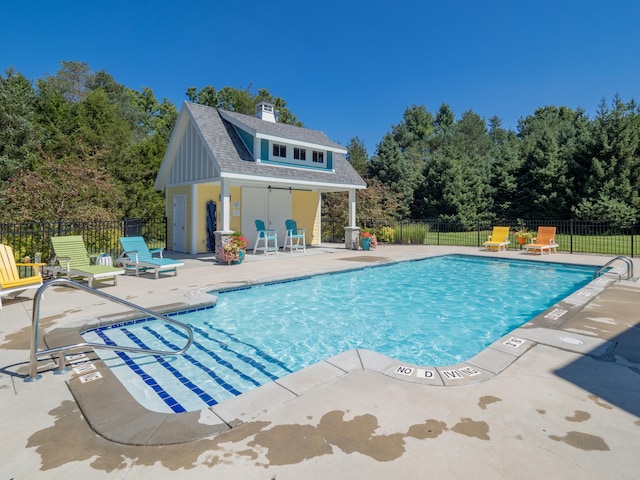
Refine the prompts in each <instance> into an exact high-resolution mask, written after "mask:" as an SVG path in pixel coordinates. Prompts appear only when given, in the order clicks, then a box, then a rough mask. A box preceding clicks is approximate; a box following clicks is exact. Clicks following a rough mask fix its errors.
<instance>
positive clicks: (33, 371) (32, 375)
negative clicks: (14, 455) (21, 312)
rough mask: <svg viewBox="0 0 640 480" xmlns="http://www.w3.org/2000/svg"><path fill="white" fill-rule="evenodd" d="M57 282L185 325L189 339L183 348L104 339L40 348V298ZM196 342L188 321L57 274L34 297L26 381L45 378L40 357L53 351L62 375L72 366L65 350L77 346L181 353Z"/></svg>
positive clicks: (133, 351)
mask: <svg viewBox="0 0 640 480" xmlns="http://www.w3.org/2000/svg"><path fill="white" fill-rule="evenodd" d="M54 285H63V286H67V287H71V288H76V289H78V290H84V291H85V292H89V293H91V294H93V295H96V296H98V297H103V298H106V299H107V300H110V301H112V302H115V303H119V304H120V305H124V306H126V307H129V308H131V309H133V310H137V311H139V312H141V313H144V314H145V315H149V316H151V317H154V318H157V319H159V320H162V321H164V322H167V323H170V324H172V325H175V326H176V327H178V328H182V329H184V330H186V331H187V334H188V336H189V338H188V340H187V344H186V345H185V346H184V347H183V348H181V349H180V350H172V351H167V350H153V349H147V348H137V347H127V346H118V345H104V344H101V343H91V342H80V343H73V344H70V345H63V346H61V347H55V348H49V349H47V350H40V351H38V340H39V338H38V337H39V326H40V300H41V298H42V295H43V294H44V292H45V290H47V289H48V288H49V287H52V286H54ZM192 342H193V330H191V327H189V325H186V324H184V323H182V322H179V321H177V320H173V319H172V318H169V317H167V316H165V315H161V314H159V313H155V312H152V311H151V310H147V309H146V308H143V307H141V306H139V305H135V304H133V303H130V302H127V301H126V300H122V299H121V298H118V297H114V296H113V295H109V294H108V293H104V292H101V291H99V290H96V289H94V288H91V287H87V286H85V285H82V284H80V283H77V282H74V281H72V280H69V279H68V278H58V279H54V280H49V281H48V282H46V283H45V284H44V285H43V286H41V287H40V288H39V289H38V291H37V292H36V294H35V296H34V297H33V313H32V316H31V353H30V357H29V376H28V377H27V378H25V379H24V381H25V382H35V381H37V380H40V379H41V378H42V375H40V374H38V357H41V356H44V355H51V354H54V353H59V360H58V368H57V369H56V370H55V371H54V374H56V375H60V374H62V373H66V372H68V371H69V367H67V366H66V353H67V352H68V351H69V350H75V349H78V348H85V347H90V348H96V349H103V350H116V351H120V352H130V353H144V354H149V355H161V356H162V355H179V354H181V353H184V352H186V351H187V349H188V348H189V347H190V346H191V343H192Z"/></svg>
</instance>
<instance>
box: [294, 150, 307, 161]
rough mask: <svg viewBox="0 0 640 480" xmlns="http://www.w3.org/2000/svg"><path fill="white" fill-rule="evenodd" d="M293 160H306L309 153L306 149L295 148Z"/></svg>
mask: <svg viewBox="0 0 640 480" xmlns="http://www.w3.org/2000/svg"><path fill="white" fill-rule="evenodd" d="M293 158H295V159H296V160H306V159H307V151H306V150H305V149H304V148H294V149H293Z"/></svg>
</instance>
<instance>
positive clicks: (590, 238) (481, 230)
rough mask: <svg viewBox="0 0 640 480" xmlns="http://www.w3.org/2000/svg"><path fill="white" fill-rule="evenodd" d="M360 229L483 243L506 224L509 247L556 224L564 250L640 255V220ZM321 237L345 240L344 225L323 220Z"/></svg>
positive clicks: (421, 223)
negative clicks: (523, 233)
mask: <svg viewBox="0 0 640 480" xmlns="http://www.w3.org/2000/svg"><path fill="white" fill-rule="evenodd" d="M357 224H358V225H359V226H360V228H361V229H364V230H367V231H370V232H372V233H373V234H375V236H376V238H377V239H378V242H386V243H395V244H402V245H449V246H465V247H482V244H483V243H484V242H486V241H487V237H488V236H489V235H490V234H491V231H492V229H493V227H494V226H509V227H510V228H509V230H510V234H509V241H510V242H511V244H510V245H509V248H510V249H511V250H516V249H520V248H522V247H521V246H520V245H518V242H517V241H516V237H515V232H516V231H518V230H522V229H524V230H526V231H528V232H531V233H532V234H533V235H534V236H535V232H536V230H537V229H538V227H539V226H552V227H556V243H558V244H559V245H560V248H559V249H558V250H559V251H562V252H565V253H587V254H599V255H612V256H615V255H625V256H628V257H637V256H638V255H640V245H638V242H639V241H640V224H633V225H628V224H627V225H624V224H619V223H616V222H608V221H595V220H522V219H516V220H496V221H478V222H475V223H474V225H473V226H471V227H470V226H469V225H468V224H467V225H464V224H463V223H462V222H459V221H447V220H439V219H420V220H401V221H389V220H380V219H371V218H360V219H358V221H357ZM322 233H323V238H322V241H325V242H337V243H341V242H344V226H343V225H340V226H338V225H337V224H333V223H332V222H331V221H330V220H327V221H325V220H324V219H323V223H322Z"/></svg>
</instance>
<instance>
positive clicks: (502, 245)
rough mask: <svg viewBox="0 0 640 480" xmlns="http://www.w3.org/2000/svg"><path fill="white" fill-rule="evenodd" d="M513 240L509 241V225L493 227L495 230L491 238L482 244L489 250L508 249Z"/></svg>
mask: <svg viewBox="0 0 640 480" xmlns="http://www.w3.org/2000/svg"><path fill="white" fill-rule="evenodd" d="M510 243H511V242H510V241H509V227H493V232H492V233H491V235H489V239H488V240H487V241H486V242H484V243H483V244H482V245H483V246H484V247H485V248H486V249H488V250H497V251H498V252H499V251H500V250H504V251H506V250H507V247H508V246H509V244H510Z"/></svg>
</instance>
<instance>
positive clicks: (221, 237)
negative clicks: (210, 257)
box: [213, 230, 233, 258]
mask: <svg viewBox="0 0 640 480" xmlns="http://www.w3.org/2000/svg"><path fill="white" fill-rule="evenodd" d="M231 234H233V232H231V231H229V232H225V231H222V230H218V231H215V232H213V238H214V245H215V249H216V250H215V251H216V258H219V255H220V252H221V251H222V247H224V245H225V244H226V243H229V239H230V238H231Z"/></svg>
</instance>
